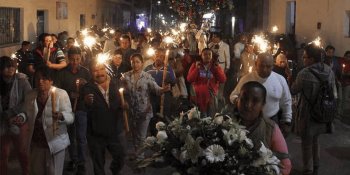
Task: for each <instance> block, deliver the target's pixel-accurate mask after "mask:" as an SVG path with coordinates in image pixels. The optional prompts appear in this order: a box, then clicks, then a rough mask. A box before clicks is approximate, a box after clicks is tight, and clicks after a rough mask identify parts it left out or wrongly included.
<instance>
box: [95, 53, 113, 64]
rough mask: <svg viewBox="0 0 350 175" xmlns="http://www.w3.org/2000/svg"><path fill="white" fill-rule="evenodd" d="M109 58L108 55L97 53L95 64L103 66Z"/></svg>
mask: <svg viewBox="0 0 350 175" xmlns="http://www.w3.org/2000/svg"><path fill="white" fill-rule="evenodd" d="M110 58H111V57H110V54H109V53H99V54H97V64H105V63H106V62H107V61H108V60H109V59H110Z"/></svg>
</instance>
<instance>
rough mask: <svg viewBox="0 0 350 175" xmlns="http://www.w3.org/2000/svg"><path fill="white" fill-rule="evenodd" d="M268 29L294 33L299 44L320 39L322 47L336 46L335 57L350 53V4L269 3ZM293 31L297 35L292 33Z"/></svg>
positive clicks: (323, 0)
mask: <svg viewBox="0 0 350 175" xmlns="http://www.w3.org/2000/svg"><path fill="white" fill-rule="evenodd" d="M265 3H268V4H269V10H268V11H266V12H265V14H268V15H267V16H268V24H269V26H268V27H269V28H271V27H272V26H274V25H277V26H278V27H279V32H280V33H295V36H296V41H297V43H298V44H301V43H308V42H310V41H312V40H314V39H315V38H316V37H317V36H320V37H321V39H322V40H321V42H322V44H323V47H326V45H333V46H334V47H335V48H336V55H338V56H343V54H344V52H345V51H346V50H350V0H336V1H334V0H294V1H291V0H267V2H265ZM293 30H294V31H293Z"/></svg>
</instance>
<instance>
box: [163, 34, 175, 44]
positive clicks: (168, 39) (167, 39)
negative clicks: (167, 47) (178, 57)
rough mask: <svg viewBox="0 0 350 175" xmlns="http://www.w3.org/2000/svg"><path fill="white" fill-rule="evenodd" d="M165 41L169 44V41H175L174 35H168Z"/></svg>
mask: <svg viewBox="0 0 350 175" xmlns="http://www.w3.org/2000/svg"><path fill="white" fill-rule="evenodd" d="M164 42H165V43H167V44H169V43H172V42H174V39H173V38H172V37H170V36H167V37H165V38H164Z"/></svg>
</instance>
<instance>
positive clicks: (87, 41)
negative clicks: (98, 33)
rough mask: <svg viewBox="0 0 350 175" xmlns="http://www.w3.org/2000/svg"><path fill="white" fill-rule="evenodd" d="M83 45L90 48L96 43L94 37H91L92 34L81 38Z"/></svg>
mask: <svg viewBox="0 0 350 175" xmlns="http://www.w3.org/2000/svg"><path fill="white" fill-rule="evenodd" d="M83 42H84V45H85V46H87V47H89V48H91V47H92V46H93V45H95V44H96V38H94V37H92V36H86V37H85V38H84V40H83Z"/></svg>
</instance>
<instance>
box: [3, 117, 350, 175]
mask: <svg viewBox="0 0 350 175" xmlns="http://www.w3.org/2000/svg"><path fill="white" fill-rule="evenodd" d="M320 143H321V162H320V169H319V175H350V125H347V124H344V123H342V122H340V121H339V120H336V121H335V132H334V134H332V135H328V134H327V135H321V136H320ZM287 144H288V147H289V152H290V154H291V159H292V164H293V170H292V175H301V174H302V173H301V172H302V162H301V146H300V144H301V141H300V139H299V138H298V137H296V136H295V135H290V136H289V137H288V138H287ZM110 161H111V158H110V156H109V155H107V161H106V166H105V169H106V174H107V175H111V174H112V173H111V172H110V171H109V168H108V166H109V163H110ZM86 165H87V168H88V173H87V175H93V172H92V163H91V161H88V162H87V164H86ZM130 167H131V163H130V162H129V161H128V162H127V164H126V165H125V167H124V168H123V171H122V172H121V174H122V175H137V174H146V175H154V174H158V175H171V174H172V172H173V169H172V168H169V167H168V168H162V169H155V168H147V169H146V171H145V173H136V172H133V171H132V170H131V168H130ZM9 168H10V175H15V174H20V168H19V165H18V163H17V161H16V160H13V158H12V159H11V161H10V167H9ZM64 174H65V175H73V174H74V173H73V172H65V173H64Z"/></svg>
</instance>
